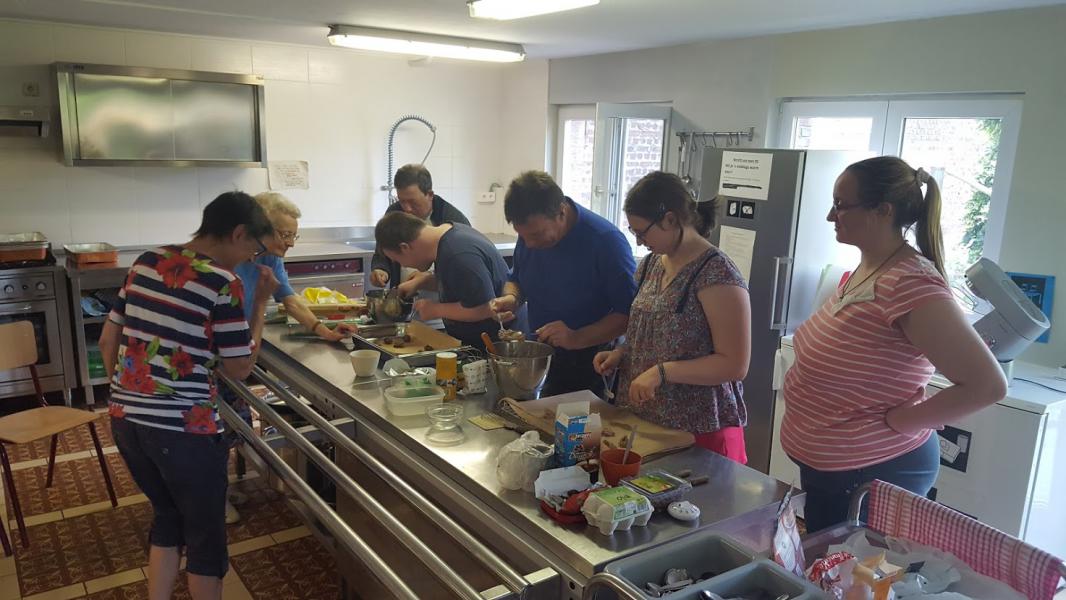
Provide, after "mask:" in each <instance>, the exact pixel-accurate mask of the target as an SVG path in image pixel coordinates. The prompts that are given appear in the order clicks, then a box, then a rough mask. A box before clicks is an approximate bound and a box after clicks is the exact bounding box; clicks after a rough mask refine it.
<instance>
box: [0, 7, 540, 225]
mask: <svg viewBox="0 0 1066 600" xmlns="http://www.w3.org/2000/svg"><path fill="white" fill-rule="evenodd" d="M57 60H58V61H74V62H87V63H100V64H122V65H130V66H150V67H166V68H183V69H190V68H191V69H196V70H205V71H222V72H230V73H256V74H261V75H263V76H264V77H266V79H267V83H266V106H267V111H266V131H267V154H268V158H270V159H273V160H306V161H309V163H310V189H308V190H286V191H284V193H285V194H287V195H288V196H289V197H290V198H292V200H293V201H295V202H296V203H297V204H298V205H299V206H300V208H301V210H302V211H303V213H304V218H303V219H302V221H301V225H302V226H304V227H312V226H333V225H337V226H341V225H372V224H373V223H374V222H375V221H376V220H377V218H378V217H379V216H380V215H381V214H382V212H383V211H384V209H385V206H386V202H387V201H386V198H385V194H384V192H382V191H380V190H379V189H378V188H379V187H380V186H381V185H383V184H385V183H386V182H387V176H386V173H385V170H386V169H385V137H386V134H387V132H388V128H389V127H390V126H391V125H392V123H393V122H394V121H396V119H397V118H399V117H400V116H401V115H404V114H409V113H414V114H420V115H422V116H424V117H425V118H427V119H429V120H430V121H431V122H432V123H434V125H436V127H437V139H436V142H435V144H434V145H433V150H432V153H431V154H430V156H429V158H428V159H427V160H426V164H427V166H428V167H429V168H430V170H431V171H432V173H433V176H434V187H435V190H436V191H437V193H438V194H440V195H441V196H443V197H444V198H446V199H447V200H449V201H450V202H452V203H453V204H455V205H456V206H458V207H459V208H460V209H462V210H463V211H464V212H466V214H467V216H469V217H470V219H471V221H472V222H473V223H474V225H475V226H477V227H479V228H480V229H482V230H484V231H490V232H498V231H506V230H509V228H506V225H505V223H504V222H503V219H502V216H501V215H502V196H501V202H499V203H497V204H495V205H479V204H477V202H476V198H477V194H478V193H479V192H481V191H483V190H484V191H487V190H488V188H489V185H490V184H491V183H493V182H497V183H500V184H502V185H506V184H507V182H508V181H509V180H510V178H511V177H512V176H514V175H515V174H516V173H517V172H518V171H520V170H523V169H529V168H543V166H544V163H543V154H544V152H543V148H544V143H545V140H544V136H543V133H544V127H543V123H544V122H545V115H546V113H547V64H546V63H543V62H541V63H532V64H525V65H518V66H512V65H507V66H499V65H481V64H467V63H458V62H448V61H441V62H433V63H430V64H428V65H426V64H421V65H418V66H412V65H411V64H409V63H408V62H407V61H406V60H405V59H403V58H401V57H397V58H393V57H388V56H377V55H369V54H360V53H356V52H351V51H346V50H339V49H332V48H321V49H319V48H310V47H302V46H292V45H281V44H270V43H259V42H249V41H244V40H225V39H215V38H197V37H191V36H179V35H168V34H156V33H151V32H139V31H125V30H118V29H98V28H88V27H80V26H67V25H56V24H44V23H26V22H17V21H0V105H20V104H33V105H41V104H44V105H54V104H55V100H54V94H55V91H54V90H55V85H54V83H53V81H52V79H53V77H52V75H51V74H50V71H49V68H48V65H49V64H50V63H51V62H53V61H57ZM25 81H37V82H39V83H40V84H41V89H42V93H41V96H40V97H39V98H23V97H22V96H21V84H22V83H23V82H25ZM531 124H532V125H531ZM430 139H431V136H430V133H429V130H428V129H426V128H425V127H424V126H422V125H421V124H417V123H414V122H410V121H409V122H407V123H405V124H404V125H402V126H401V127H400V129H399V130H398V132H397V135H396V144H395V156H396V165H395V166H396V167H398V166H400V165H402V164H404V163H407V162H417V161H419V160H421V159H422V157H423V156H424V155H425V153H426V150H427V149H428V146H429V142H430ZM58 140H59V136H58V122H57V123H55V127H54V132H53V135H52V136H51V137H50V138H47V139H27V138H5V137H0V231H23V230H39V231H42V232H44V233H45V234H46V235H48V237H49V238H50V239H51V240H52V241H53V243H54V244H56V245H60V244H63V243H65V242H71V241H79V242H80V241H108V242H111V243H114V244H119V245H137V244H154V243H160V242H166V241H180V240H184V239H185V238H186V237H187V236H188V234H189V233H190V232H191V231H193V230H194V229H195V228H196V227H197V226H198V224H199V218H200V211H201V209H202V208H203V206H204V205H205V204H206V203H207V202H210V201H211V199H213V198H214V197H215V196H216V195H217V194H219V193H221V192H224V191H228V190H233V189H241V190H244V191H247V192H250V193H256V192H260V191H263V190H265V189H267V177H266V171H265V170H263V169H227V168H191V169H185V168H163V167H160V168H142V167H107V168H105V167H98V168H97V167H94V168H88V167H66V166H64V165H63V164H62V158H61V155H60V146H59V141H58Z"/></svg>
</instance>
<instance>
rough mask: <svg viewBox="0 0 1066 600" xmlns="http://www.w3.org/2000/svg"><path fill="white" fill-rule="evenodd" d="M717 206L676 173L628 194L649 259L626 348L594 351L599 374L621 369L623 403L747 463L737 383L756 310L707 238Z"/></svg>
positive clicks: (652, 178)
mask: <svg viewBox="0 0 1066 600" xmlns="http://www.w3.org/2000/svg"><path fill="white" fill-rule="evenodd" d="M715 206H716V202H715V201H710V202H702V203H696V201H695V200H693V198H692V196H691V195H690V194H689V193H688V190H687V189H686V188H685V184H684V183H683V182H682V181H681V180H680V179H679V178H678V177H677V176H676V175H673V174H671V173H664V172H661V171H656V172H653V173H649V174H648V175H645V176H644V178H642V179H641V180H640V181H638V182H637V183H636V185H634V186H633V188H632V189H631V190H630V191H629V194H628V195H627V196H626V201H625V206H624V207H623V208H624V210H625V213H626V218H627V219H628V220H629V228H630V231H631V232H632V233H633V235H634V236H636V238H637V241H638V242H639V243H640V244H642V245H644V246H646V247H647V248H648V249H649V250H651V252H652V253H651V254H649V255H648V256H647V257H645V258H644V260H643V261H641V264H640V266H639V267H637V273H636V279H637V286H638V290H637V296H636V299H634V300H633V306H632V308H631V309H630V316H629V326H628V328H627V329H626V345H625V346H623V347H621V348H617V349H615V350H612V351H610V352H601V353H599V354H597V355H596V357H595V359H594V364H593V366H594V367H595V369H596V371H597V372H598V373H600V374H601V375H608V374H610V373H611V372H613V371H614V370H615V369H618V371H619V378H620V379H619V385H618V403H619V405H620V406H623V407H625V408H628V409H630V410H632V411H633V412H635V413H636V414H638V415H640V416H641V417H643V418H645V419H647V420H649V421H652V422H653V423H656V424H659V425H663V426H666V427H671V428H674V429H682V430H685V431H691V432H692V433H694V434H695V435H696V444H697V445H699V446H702V447H704V448H707V449H708V450H712V451H714V452H717V453H719V454H722V455H724V456H726V457H727V458H730V459H732V460H735V461H737V462H739V463H746V462H747V453H746V451H745V445H744V429H743V428H744V426H745V425H746V424H747V418H748V417H747V407H746V406H745V405H744V391H743V386H742V384H741V380H742V379H744V377H745V375H747V372H748V360H749V358H750V356H751V306H750V303H749V300H748V286H747V283H746V282H745V281H744V278H743V276H742V275H741V274H740V272H739V271H738V270H737V267H736V265H735V264H733V261H732V260H730V258H729V257H728V256H726V255H725V254H724V253H722V251H721V250H719V249H718V248H716V247H715V246H714V245H713V244H711V242H709V241H708V240H707V236H708V235H709V234H710V232H711V230H712V229H713V228H714V225H715Z"/></svg>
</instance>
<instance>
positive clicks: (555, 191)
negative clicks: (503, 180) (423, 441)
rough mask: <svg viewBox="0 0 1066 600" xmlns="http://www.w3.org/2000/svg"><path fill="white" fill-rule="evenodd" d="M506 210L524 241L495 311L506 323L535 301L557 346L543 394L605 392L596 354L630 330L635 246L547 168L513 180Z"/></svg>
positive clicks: (542, 333) (542, 331) (536, 315)
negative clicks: (565, 188) (574, 196)
mask: <svg viewBox="0 0 1066 600" xmlns="http://www.w3.org/2000/svg"><path fill="white" fill-rule="evenodd" d="M503 212H504V216H505V217H506V218H507V222H508V223H510V224H511V225H512V226H513V227H514V229H515V232H517V233H518V236H519V240H518V245H517V247H516V248H515V253H514V265H513V267H512V270H511V276H510V280H509V281H508V283H507V285H506V286H504V291H503V294H502V295H501V296H500V297H499V298H497V299H495V300H494V301H493V303H492V307H493V309H494V310H495V311H496V312H497V313H498V314H499V315H500V318H502V319H503V320H504V322H506V321H507V320H509V319H510V318H511V315H512V313H513V311H514V310H515V309H516V308H517V307H519V306H521V305H522V304H523V303H528V304H529V325H530V327H531V328H532V329H533V331H535V332H536V334H537V339H538V340H539V341H541V342H544V343H546V344H551V345H552V346H555V348H556V351H555V356H554V358H552V366H551V370H550V371H549V372H548V382H547V384H546V385H545V387H544V392H543V394H544V395H555V394H563V393H566V392H573V391H577V390H586V389H587V390H592V391H593V392H595V393H596V394H600V393H602V391H603V379H602V378H601V377H600V376H599V375H597V374H596V372H595V371H594V370H593V368H592V358H593V357H594V356H595V355H596V353H597V352H599V351H600V350H603V349H604V347H605V346H607V345H609V344H610V343H611V342H613V341H614V340H615V339H616V338H618V337H620V336H621V335H623V334H624V333H625V331H626V325H627V324H628V323H629V306H630V304H632V303H633V297H634V296H635V295H636V293H637V285H636V282H635V281H634V279H633V272H634V271H635V270H636V263H635V262H634V260H633V249H632V248H631V247H630V246H629V242H627V241H626V239H625V236H623V235H622V232H621V231H619V230H618V228H617V227H615V226H614V225H612V224H611V222H610V221H608V220H607V219H604V218H603V217H601V216H599V215H597V214H596V213H593V212H592V211H590V210H588V209H586V208H584V207H582V206H579V205H578V204H576V203H575V202H574V201H573V200H571V199H570V198H567V197H566V196H564V195H563V191H562V190H561V189H559V186H558V185H557V184H556V183H555V181H554V180H553V179H552V178H551V176H550V175H548V174H547V173H545V172H543V171H527V172H525V173H522V174H521V175H519V176H518V177H516V178H515V179H514V181H512V182H511V185H510V187H509V188H508V190H507V196H506V197H505V199H504V205H503Z"/></svg>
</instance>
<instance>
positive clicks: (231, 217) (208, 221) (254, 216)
mask: <svg viewBox="0 0 1066 600" xmlns="http://www.w3.org/2000/svg"><path fill="white" fill-rule="evenodd" d="M239 225H244V228H245V229H247V230H248V234H249V235H251V236H252V237H255V238H261V237H263V236H266V235H270V234H272V233H274V226H273V225H271V224H270V219H269V218H268V217H267V214H266V212H264V211H263V207H261V206H259V203H258V202H256V201H255V198H252V197H251V196H249V195H248V194H245V193H244V192H226V193H224V194H219V195H218V197H217V198H215V199H214V200H212V201H211V203H210V204H208V205H207V206H205V207H204V216H203V220H202V221H200V228H199V229H197V230H196V232H195V233H193V237H213V238H225V237H229V236H230V235H231V234H232V233H233V230H234V229H237V227H238V226H239Z"/></svg>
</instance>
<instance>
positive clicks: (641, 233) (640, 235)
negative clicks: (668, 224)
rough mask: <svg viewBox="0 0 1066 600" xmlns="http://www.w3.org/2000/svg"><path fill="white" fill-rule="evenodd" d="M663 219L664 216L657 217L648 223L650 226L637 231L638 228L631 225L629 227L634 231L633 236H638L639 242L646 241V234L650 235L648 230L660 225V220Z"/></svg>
mask: <svg viewBox="0 0 1066 600" xmlns="http://www.w3.org/2000/svg"><path fill="white" fill-rule="evenodd" d="M662 220H663V219H662V217H659V218H658V219H655V220H654V221H652V222H651V223H648V226H647V227H645V228H644V229H641V230H640V231H637V230H636V229H633V228H632V227H630V228H629V233H632V234H633V237H635V238H637V241H638V242H643V241H644V236H646V235H648V232H649V231H651V228H652V227H655V226H656V225H658V224H659V221H662Z"/></svg>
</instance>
